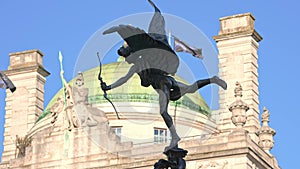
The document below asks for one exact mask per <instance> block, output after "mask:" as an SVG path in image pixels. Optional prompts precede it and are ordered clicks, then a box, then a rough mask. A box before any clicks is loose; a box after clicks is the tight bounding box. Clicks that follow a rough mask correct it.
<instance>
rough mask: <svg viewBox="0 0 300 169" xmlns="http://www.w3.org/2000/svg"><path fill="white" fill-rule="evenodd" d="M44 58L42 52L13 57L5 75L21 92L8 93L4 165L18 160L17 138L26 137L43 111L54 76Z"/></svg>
mask: <svg viewBox="0 0 300 169" xmlns="http://www.w3.org/2000/svg"><path fill="white" fill-rule="evenodd" d="M42 58H43V54H42V53H41V52H40V51H39V50H28V51H23V52H16V53H11V54H10V65H9V67H8V70H7V71H5V74H6V75H7V76H8V77H9V78H10V79H11V80H12V81H13V83H14V84H15V86H16V87H17V90H16V91H15V92H14V93H11V92H10V91H8V90H7V93H6V100H5V101H6V107H5V110H6V114H5V125H4V127H5V131H4V151H3V154H2V161H3V162H5V161H9V160H10V159H13V158H15V149H16V147H15V140H16V135H18V136H19V137H23V136H24V135H26V133H27V131H28V130H29V129H30V128H31V127H32V126H33V124H34V122H35V121H36V119H37V117H38V116H39V115H40V114H41V113H42V112H43V109H44V84H45V81H46V77H47V76H48V75H49V74H50V73H49V72H48V71H46V70H45V69H44V67H43V63H42Z"/></svg>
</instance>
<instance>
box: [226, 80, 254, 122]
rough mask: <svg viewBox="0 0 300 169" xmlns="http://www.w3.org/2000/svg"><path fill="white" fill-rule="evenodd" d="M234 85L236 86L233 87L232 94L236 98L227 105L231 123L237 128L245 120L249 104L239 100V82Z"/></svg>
mask: <svg viewBox="0 0 300 169" xmlns="http://www.w3.org/2000/svg"><path fill="white" fill-rule="evenodd" d="M235 85H236V87H235V89H234V96H235V98H236V100H235V102H233V103H232V104H231V105H230V106H229V111H230V112H232V117H231V120H232V123H233V124H234V125H235V126H236V127H237V128H242V127H243V126H244V125H245V123H246V120H247V115H246V112H247V111H248V110H249V106H248V105H247V104H246V103H245V102H243V101H242V100H241V99H242V97H243V93H242V91H243V89H242V86H241V84H240V83H239V82H236V84H235Z"/></svg>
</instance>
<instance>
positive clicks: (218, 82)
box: [211, 76, 227, 90]
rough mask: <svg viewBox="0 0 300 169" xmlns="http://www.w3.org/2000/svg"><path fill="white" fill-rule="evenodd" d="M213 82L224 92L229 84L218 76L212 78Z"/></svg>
mask: <svg viewBox="0 0 300 169" xmlns="http://www.w3.org/2000/svg"><path fill="white" fill-rule="evenodd" d="M211 82H213V83H216V84H217V85H219V86H220V87H222V88H223V89H224V90H226V89H227V83H226V82H225V81H224V80H222V79H220V78H219V77H218V76H214V77H212V78H211Z"/></svg>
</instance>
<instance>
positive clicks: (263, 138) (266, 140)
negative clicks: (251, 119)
mask: <svg viewBox="0 0 300 169" xmlns="http://www.w3.org/2000/svg"><path fill="white" fill-rule="evenodd" d="M269 118H270V112H269V110H268V109H267V108H266V107H264V112H263V114H262V126H261V128H260V129H258V130H257V132H256V134H257V135H258V137H259V142H258V145H259V146H260V147H261V148H262V149H264V150H265V151H266V152H267V153H268V154H270V150H271V149H272V148H273V146H274V140H273V136H274V135H275V134H276V131H275V130H274V129H272V128H271V127H269V121H270V120H269Z"/></svg>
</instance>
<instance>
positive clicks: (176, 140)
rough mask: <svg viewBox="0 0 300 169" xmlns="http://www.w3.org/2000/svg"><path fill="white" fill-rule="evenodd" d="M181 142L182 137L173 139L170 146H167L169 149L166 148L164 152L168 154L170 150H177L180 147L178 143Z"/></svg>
mask: <svg viewBox="0 0 300 169" xmlns="http://www.w3.org/2000/svg"><path fill="white" fill-rule="evenodd" d="M180 140H181V139H180V137H178V136H177V137H175V138H172V140H171V143H170V145H169V146H167V147H165V151H164V152H167V151H169V150H171V149H173V148H177V147H178V142H179V141H180Z"/></svg>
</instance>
